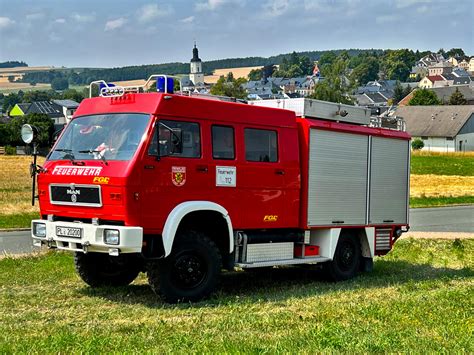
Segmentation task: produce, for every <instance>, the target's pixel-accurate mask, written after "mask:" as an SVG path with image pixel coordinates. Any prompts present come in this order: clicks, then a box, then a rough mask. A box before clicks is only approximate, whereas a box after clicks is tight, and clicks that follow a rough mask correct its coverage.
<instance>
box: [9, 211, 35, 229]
mask: <svg viewBox="0 0 474 355" xmlns="http://www.w3.org/2000/svg"><path fill="white" fill-rule="evenodd" d="M37 218H39V214H38V213H37V212H32V213H21V214H10V215H3V216H1V218H0V229H5V228H28V227H30V225H31V220H32V219H37Z"/></svg>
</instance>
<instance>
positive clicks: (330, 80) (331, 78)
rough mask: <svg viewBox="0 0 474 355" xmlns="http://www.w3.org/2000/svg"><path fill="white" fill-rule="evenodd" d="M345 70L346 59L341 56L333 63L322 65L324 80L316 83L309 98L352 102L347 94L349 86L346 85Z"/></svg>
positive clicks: (345, 102)
mask: <svg viewBox="0 0 474 355" xmlns="http://www.w3.org/2000/svg"><path fill="white" fill-rule="evenodd" d="M346 71H347V61H345V60H343V59H342V58H339V59H337V60H336V61H335V62H334V63H333V64H327V65H325V67H324V71H323V75H324V78H325V79H324V81H322V82H321V83H319V84H317V85H316V86H315V88H314V92H313V93H312V94H311V95H310V98H312V99H317V100H323V101H330V102H338V103H343V104H353V102H352V100H351V98H350V97H349V95H348V92H349V87H347V86H346V84H345V80H344V75H345V73H346Z"/></svg>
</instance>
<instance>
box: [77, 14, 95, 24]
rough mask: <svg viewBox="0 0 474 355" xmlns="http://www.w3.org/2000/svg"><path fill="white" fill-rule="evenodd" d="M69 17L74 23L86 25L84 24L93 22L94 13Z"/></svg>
mask: <svg viewBox="0 0 474 355" xmlns="http://www.w3.org/2000/svg"><path fill="white" fill-rule="evenodd" d="M71 17H72V19H73V20H74V21H77V22H81V23H86V22H92V21H94V20H95V13H92V14H90V15H83V14H78V13H74V14H72V15H71Z"/></svg>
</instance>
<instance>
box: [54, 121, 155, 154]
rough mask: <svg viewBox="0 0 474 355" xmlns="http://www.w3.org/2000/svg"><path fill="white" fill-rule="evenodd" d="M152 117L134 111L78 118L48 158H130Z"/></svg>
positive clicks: (66, 129) (67, 128)
mask: <svg viewBox="0 0 474 355" xmlns="http://www.w3.org/2000/svg"><path fill="white" fill-rule="evenodd" d="M149 120H150V115H146V114H133V113H120V114H107V115H93V116H81V117H78V118H75V119H73V120H72V121H71V122H70V123H69V124H68V126H67V127H66V128H65V132H64V134H63V135H62V136H61V139H60V141H59V142H58V144H57V145H56V147H55V148H54V150H53V151H52V152H51V153H50V155H49V157H48V160H63V159H67V160H90V159H101V160H104V161H109V160H130V159H131V158H132V157H133V154H135V151H136V150H137V148H138V145H139V144H140V141H141V138H142V136H143V134H144V132H145V129H146V127H147V125H148V123H149Z"/></svg>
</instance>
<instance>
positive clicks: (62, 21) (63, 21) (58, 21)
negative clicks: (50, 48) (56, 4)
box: [54, 18, 66, 23]
mask: <svg viewBox="0 0 474 355" xmlns="http://www.w3.org/2000/svg"><path fill="white" fill-rule="evenodd" d="M54 22H55V23H66V19H63V18H57V19H56V20H54Z"/></svg>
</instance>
